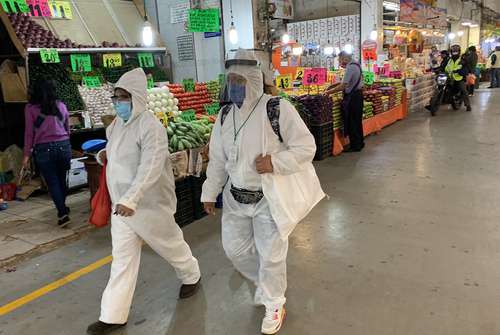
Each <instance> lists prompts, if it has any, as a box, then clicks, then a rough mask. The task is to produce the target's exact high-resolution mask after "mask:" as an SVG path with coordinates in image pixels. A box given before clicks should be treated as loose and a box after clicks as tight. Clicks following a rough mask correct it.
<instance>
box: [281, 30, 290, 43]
mask: <svg viewBox="0 0 500 335" xmlns="http://www.w3.org/2000/svg"><path fill="white" fill-rule="evenodd" d="M281 42H283V44H288V43H290V35H288V33H284V34H283V36H281Z"/></svg>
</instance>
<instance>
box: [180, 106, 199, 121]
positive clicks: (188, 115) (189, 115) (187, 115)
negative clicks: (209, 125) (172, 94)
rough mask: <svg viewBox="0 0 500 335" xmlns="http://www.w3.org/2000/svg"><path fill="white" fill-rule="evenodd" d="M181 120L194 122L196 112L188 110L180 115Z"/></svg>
mask: <svg viewBox="0 0 500 335" xmlns="http://www.w3.org/2000/svg"><path fill="white" fill-rule="evenodd" d="M181 119H183V120H184V121H186V122H191V121H194V120H196V112H195V110H194V109H189V110H187V111H184V112H182V113H181Z"/></svg>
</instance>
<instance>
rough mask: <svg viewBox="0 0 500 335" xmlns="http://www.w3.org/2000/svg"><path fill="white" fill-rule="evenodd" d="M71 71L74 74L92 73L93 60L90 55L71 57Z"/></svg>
mask: <svg viewBox="0 0 500 335" xmlns="http://www.w3.org/2000/svg"><path fill="white" fill-rule="evenodd" d="M70 60H71V69H72V70H73V72H90V71H92V60H91V59H90V55H89V54H75V55H71V56H70Z"/></svg>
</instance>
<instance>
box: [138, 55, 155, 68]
mask: <svg viewBox="0 0 500 335" xmlns="http://www.w3.org/2000/svg"><path fill="white" fill-rule="evenodd" d="M137 58H138V59H139V66H140V67H154V66H155V60H154V58H153V54H152V53H150V52H143V53H139V54H137Z"/></svg>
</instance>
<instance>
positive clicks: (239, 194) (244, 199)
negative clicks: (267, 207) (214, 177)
mask: <svg viewBox="0 0 500 335" xmlns="http://www.w3.org/2000/svg"><path fill="white" fill-rule="evenodd" d="M231 194H232V195H233V198H234V200H236V201H237V202H239V203H240V204H244V205H252V204H256V203H258V202H259V201H261V200H262V198H264V192H262V191H249V190H244V189H242V188H237V187H234V186H233V185H231Z"/></svg>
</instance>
